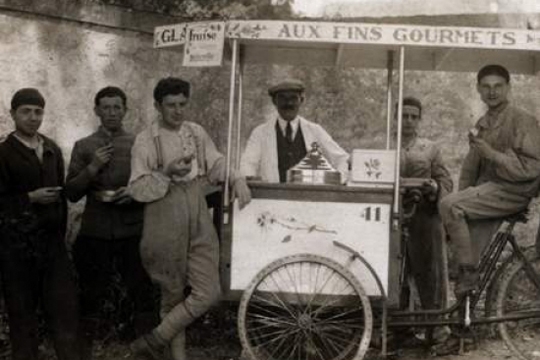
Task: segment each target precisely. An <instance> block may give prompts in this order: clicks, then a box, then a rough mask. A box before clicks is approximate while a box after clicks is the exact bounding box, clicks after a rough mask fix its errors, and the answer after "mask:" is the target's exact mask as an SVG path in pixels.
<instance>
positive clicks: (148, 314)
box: [115, 237, 157, 335]
mask: <svg viewBox="0 0 540 360" xmlns="http://www.w3.org/2000/svg"><path fill="white" fill-rule="evenodd" d="M117 245H118V246H117V248H116V251H115V258H116V259H117V268H118V271H119V273H120V275H121V276H122V279H123V281H124V283H125V285H126V292H127V301H128V302H129V306H126V311H125V313H124V314H122V318H123V320H125V321H126V323H127V324H129V326H133V330H134V331H135V335H141V334H144V333H147V332H148V331H150V329H152V328H153V327H154V326H155V323H156V322H157V311H156V304H155V297H154V294H155V292H154V286H153V285H152V282H151V280H150V277H149V276H148V274H147V272H146V270H145V269H144V267H143V266H142V262H141V256H140V252H139V245H140V237H136V238H135V237H134V238H128V239H122V240H117Z"/></svg>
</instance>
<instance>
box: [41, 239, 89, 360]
mask: <svg viewBox="0 0 540 360" xmlns="http://www.w3.org/2000/svg"><path fill="white" fill-rule="evenodd" d="M41 290H42V292H43V304H44V309H45V313H46V315H47V320H48V324H49V327H50V329H51V331H52V337H53V343H54V347H55V349H56V355H57V357H58V360H79V359H80V357H81V352H80V342H79V336H80V332H79V306H78V305H79V301H78V291H77V286H76V281H75V273H74V268H73V266H72V264H71V262H70V260H69V258H68V254H67V249H66V247H65V244H64V240H63V238H60V237H58V238H57V239H55V240H54V241H53V242H52V243H51V248H50V251H49V260H48V264H47V268H46V271H45V278H44V281H43V288H42V289H41Z"/></svg>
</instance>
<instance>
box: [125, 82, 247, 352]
mask: <svg viewBox="0 0 540 360" xmlns="http://www.w3.org/2000/svg"><path fill="white" fill-rule="evenodd" d="M189 97H190V84H189V83H188V82H186V81H184V80H182V79H179V78H174V77H169V78H165V79H161V80H160V81H159V82H158V84H157V85H156V87H155V88H154V100H155V101H154V106H155V108H156V110H157V111H158V113H159V117H158V119H157V121H155V122H153V123H152V124H151V125H150V127H148V128H147V129H146V130H144V131H142V132H141V133H140V134H139V135H137V139H136V140H135V144H134V145H133V152H132V153H133V158H132V173H131V179H130V193H131V194H132V195H133V197H134V198H135V199H137V200H138V201H141V202H144V203H146V208H145V217H144V229H143V239H142V244H141V256H142V258H143V263H144V266H145V268H146V269H147V270H148V272H149V274H150V276H151V278H152V280H153V281H154V282H155V283H157V284H158V285H159V287H160V290H161V317H162V321H161V323H160V324H159V325H158V326H157V327H156V328H155V329H154V330H153V331H152V332H151V333H149V334H146V335H144V336H142V337H141V338H139V339H137V340H136V341H134V342H133V343H132V344H131V349H132V351H133V352H134V353H135V354H136V355H141V356H144V357H145V358H147V359H156V360H159V359H162V358H163V356H164V351H165V349H166V348H170V350H171V354H172V358H173V359H174V360H184V359H185V358H186V354H185V328H186V327H187V326H188V325H189V324H191V323H192V322H193V321H194V320H195V319H196V318H197V317H199V316H201V315H202V314H203V313H205V312H206V311H207V310H208V309H209V308H210V307H211V306H212V305H213V304H214V303H215V302H216V301H217V300H218V299H219V296H220V293H221V289H220V282H219V271H218V266H219V241H218V239H217V236H216V232H215V229H214V226H213V224H212V221H211V219H210V215H209V213H208V208H207V206H206V201H205V198H204V189H203V187H204V184H205V182H206V181H210V182H216V181H223V180H224V178H225V170H226V168H225V166H226V161H225V157H224V156H223V155H222V154H221V153H219V152H218V151H217V149H216V146H215V145H214V142H213V141H212V140H211V139H210V137H209V135H208V133H207V132H206V131H205V130H204V128H203V127H202V126H200V125H198V124H196V123H194V122H191V121H188V120H187V114H186V107H187V105H188V101H189ZM232 178H233V184H234V190H235V192H236V193H237V195H238V198H239V202H240V207H242V206H243V205H245V204H246V203H247V202H249V200H250V196H251V195H250V191H249V188H248V187H247V185H246V182H245V180H244V178H242V177H240V176H234V174H233V176H232Z"/></svg>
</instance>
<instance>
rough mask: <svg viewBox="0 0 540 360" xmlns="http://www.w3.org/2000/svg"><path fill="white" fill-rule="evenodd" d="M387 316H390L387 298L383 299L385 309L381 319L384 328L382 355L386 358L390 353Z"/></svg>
mask: <svg viewBox="0 0 540 360" xmlns="http://www.w3.org/2000/svg"><path fill="white" fill-rule="evenodd" d="M387 316H388V309H387V307H386V300H383V309H382V320H381V322H382V323H381V329H382V339H381V340H382V349H381V351H382V356H383V357H384V358H386V356H387V355H388V349H387V344H386V340H387V337H388V329H387V324H388V323H387Z"/></svg>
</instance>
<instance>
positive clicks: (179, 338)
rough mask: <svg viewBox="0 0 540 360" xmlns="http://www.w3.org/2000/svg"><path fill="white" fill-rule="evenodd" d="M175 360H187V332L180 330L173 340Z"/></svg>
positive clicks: (172, 347) (172, 350)
mask: <svg viewBox="0 0 540 360" xmlns="http://www.w3.org/2000/svg"><path fill="white" fill-rule="evenodd" d="M170 346H171V356H172V358H173V360H186V332H185V331H180V332H179V333H178V334H176V336H175V337H174V338H173V339H172V341H171V345H170Z"/></svg>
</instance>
